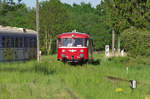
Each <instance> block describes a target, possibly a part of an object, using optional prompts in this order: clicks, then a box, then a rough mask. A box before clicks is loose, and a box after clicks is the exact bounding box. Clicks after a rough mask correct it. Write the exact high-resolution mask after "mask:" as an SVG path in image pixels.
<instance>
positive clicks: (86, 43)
mask: <svg viewBox="0 0 150 99" xmlns="http://www.w3.org/2000/svg"><path fill="white" fill-rule="evenodd" d="M84 46H85V47H87V46H88V39H87V38H86V39H85V41H84Z"/></svg>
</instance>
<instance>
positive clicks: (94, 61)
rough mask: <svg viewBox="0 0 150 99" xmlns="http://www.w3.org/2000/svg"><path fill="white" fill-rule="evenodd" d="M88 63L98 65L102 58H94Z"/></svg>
mask: <svg viewBox="0 0 150 99" xmlns="http://www.w3.org/2000/svg"><path fill="white" fill-rule="evenodd" d="M88 63H89V64H92V65H94V66H98V65H100V63H101V59H96V60H94V59H93V60H90V61H89V62H88Z"/></svg>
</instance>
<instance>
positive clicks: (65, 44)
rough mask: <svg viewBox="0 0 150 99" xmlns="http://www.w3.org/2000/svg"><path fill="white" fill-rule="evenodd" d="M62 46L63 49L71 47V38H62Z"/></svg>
mask: <svg viewBox="0 0 150 99" xmlns="http://www.w3.org/2000/svg"><path fill="white" fill-rule="evenodd" d="M62 46H63V47H72V38H63V39H62Z"/></svg>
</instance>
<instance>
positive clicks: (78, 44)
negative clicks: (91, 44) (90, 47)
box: [74, 38, 84, 47]
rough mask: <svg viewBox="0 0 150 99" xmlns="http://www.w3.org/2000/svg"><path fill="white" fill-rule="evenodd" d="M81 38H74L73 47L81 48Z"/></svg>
mask: <svg viewBox="0 0 150 99" xmlns="http://www.w3.org/2000/svg"><path fill="white" fill-rule="evenodd" d="M83 40H84V39H83V38H74V46H75V47H83Z"/></svg>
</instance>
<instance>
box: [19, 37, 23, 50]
mask: <svg viewBox="0 0 150 99" xmlns="http://www.w3.org/2000/svg"><path fill="white" fill-rule="evenodd" d="M22 40H23V39H22V38H19V47H20V48H22V47H23V42H22Z"/></svg>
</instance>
